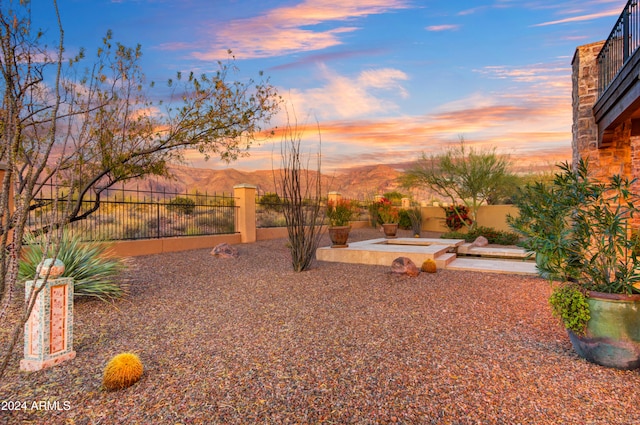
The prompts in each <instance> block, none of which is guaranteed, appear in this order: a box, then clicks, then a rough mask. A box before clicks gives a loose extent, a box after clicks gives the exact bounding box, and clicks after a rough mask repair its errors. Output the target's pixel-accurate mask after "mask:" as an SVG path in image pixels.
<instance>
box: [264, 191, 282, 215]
mask: <svg viewBox="0 0 640 425" xmlns="http://www.w3.org/2000/svg"><path fill="white" fill-rule="evenodd" d="M258 204H260V205H261V206H262V208H263V209H264V210H265V211H275V212H282V199H280V196H279V195H278V194H277V193H272V192H267V193H265V194H264V195H263V196H262V197H261V198H260V200H259V201H258Z"/></svg>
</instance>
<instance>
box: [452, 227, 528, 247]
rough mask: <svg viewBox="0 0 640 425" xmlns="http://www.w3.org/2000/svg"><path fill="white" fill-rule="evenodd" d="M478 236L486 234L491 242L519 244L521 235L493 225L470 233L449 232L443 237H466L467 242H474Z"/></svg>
mask: <svg viewBox="0 0 640 425" xmlns="http://www.w3.org/2000/svg"><path fill="white" fill-rule="evenodd" d="M478 236H484V237H485V238H487V240H488V241H489V243H491V244H497V245H517V244H518V241H519V240H520V236H518V235H517V234H516V233H512V232H505V231H503V230H497V229H494V228H492V227H484V226H481V227H477V228H475V229H474V230H471V231H469V232H468V233H461V232H447V233H444V234H443V235H442V236H441V237H442V238H444V239H464V240H465V241H467V242H473V241H475V240H476V238H477V237H478Z"/></svg>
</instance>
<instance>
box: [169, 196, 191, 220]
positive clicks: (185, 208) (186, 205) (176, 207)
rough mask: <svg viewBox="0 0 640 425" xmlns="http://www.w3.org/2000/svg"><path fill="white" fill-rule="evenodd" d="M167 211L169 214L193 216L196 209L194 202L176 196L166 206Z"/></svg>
mask: <svg viewBox="0 0 640 425" xmlns="http://www.w3.org/2000/svg"><path fill="white" fill-rule="evenodd" d="M167 209H168V210H169V211H171V212H176V213H182V214H187V215H188V214H193V212H194V211H195V209H196V201H194V200H193V199H191V198H187V197H184V196H176V197H175V198H173V199H172V200H170V201H169V203H168V204H167Z"/></svg>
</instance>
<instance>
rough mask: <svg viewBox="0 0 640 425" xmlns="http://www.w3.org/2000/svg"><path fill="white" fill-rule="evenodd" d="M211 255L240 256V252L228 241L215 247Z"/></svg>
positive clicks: (222, 256)
mask: <svg viewBox="0 0 640 425" xmlns="http://www.w3.org/2000/svg"><path fill="white" fill-rule="evenodd" d="M211 255H213V256H214V257H218V258H238V256H239V255H240V254H238V250H237V249H235V248H234V247H232V246H231V245H229V244H228V243H221V244H218V245H216V246H215V247H214V248H213V250H212V251H211Z"/></svg>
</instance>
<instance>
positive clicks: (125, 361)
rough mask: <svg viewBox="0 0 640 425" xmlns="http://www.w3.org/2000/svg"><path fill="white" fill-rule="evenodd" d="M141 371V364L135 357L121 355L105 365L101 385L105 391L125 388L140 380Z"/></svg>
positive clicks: (132, 355)
mask: <svg viewBox="0 0 640 425" xmlns="http://www.w3.org/2000/svg"><path fill="white" fill-rule="evenodd" d="M142 371H143V367H142V362H141V361H140V358H139V357H138V356H137V355H135V354H133V353H121V354H118V355H117V356H115V357H113V358H112V359H111V360H109V363H107V366H106V367H105V369H104V375H103V378H102V384H103V385H104V387H105V388H106V389H107V390H120V389H123V388H127V387H129V386H131V385H133V384H135V383H136V382H138V381H139V380H140V378H141V377H142Z"/></svg>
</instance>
